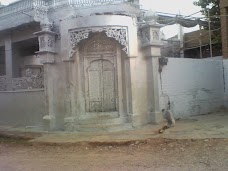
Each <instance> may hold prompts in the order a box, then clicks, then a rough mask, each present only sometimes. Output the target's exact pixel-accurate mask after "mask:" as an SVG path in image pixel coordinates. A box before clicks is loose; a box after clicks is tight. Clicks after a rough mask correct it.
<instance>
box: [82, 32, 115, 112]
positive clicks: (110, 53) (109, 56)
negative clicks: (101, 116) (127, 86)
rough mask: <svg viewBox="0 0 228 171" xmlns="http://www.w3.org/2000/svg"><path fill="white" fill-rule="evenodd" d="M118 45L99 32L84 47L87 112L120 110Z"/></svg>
mask: <svg viewBox="0 0 228 171" xmlns="http://www.w3.org/2000/svg"><path fill="white" fill-rule="evenodd" d="M116 55H117V47H116V44H115V42H113V40H112V39H110V38H108V37H106V36H105V35H104V34H102V33H99V34H97V35H96V36H94V37H93V38H92V39H91V40H89V41H88V42H87V43H86V44H85V46H84V48H83V56H84V58H83V59H84V78H85V84H84V85H85V105H86V106H85V108H86V113H94V112H95V113H97V112H115V111H118V90H117V85H118V84H117V64H116V63H117V62H116V61H117V56H116Z"/></svg>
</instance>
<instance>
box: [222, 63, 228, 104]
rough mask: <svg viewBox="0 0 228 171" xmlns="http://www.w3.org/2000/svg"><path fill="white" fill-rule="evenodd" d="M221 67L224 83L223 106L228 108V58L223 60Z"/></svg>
mask: <svg viewBox="0 0 228 171" xmlns="http://www.w3.org/2000/svg"><path fill="white" fill-rule="evenodd" d="M223 69H224V83H225V89H224V90H225V94H224V106H225V107H226V108H228V59H225V60H223Z"/></svg>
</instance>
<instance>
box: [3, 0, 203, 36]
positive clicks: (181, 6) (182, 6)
mask: <svg viewBox="0 0 228 171" xmlns="http://www.w3.org/2000/svg"><path fill="white" fill-rule="evenodd" d="M15 1H18V0H0V2H1V3H2V4H3V5H7V4H9V3H12V2H15ZM194 1H196V0H140V4H141V5H142V8H143V9H147V10H148V9H151V10H153V11H158V12H164V13H171V14H179V13H180V14H182V15H191V14H193V13H195V12H198V11H200V7H197V6H194V5H193V2H194ZM200 16H201V14H197V15H195V17H200ZM197 29H198V26H196V27H194V28H191V29H186V28H184V32H185V33H186V32H190V31H193V30H197ZM162 30H163V32H164V33H165V36H166V38H169V37H172V36H174V35H176V34H177V33H178V26H177V25H173V26H168V27H164V28H162Z"/></svg>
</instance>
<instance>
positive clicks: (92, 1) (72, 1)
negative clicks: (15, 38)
mask: <svg viewBox="0 0 228 171" xmlns="http://www.w3.org/2000/svg"><path fill="white" fill-rule="evenodd" d="M138 2H139V1H138V0H49V1H44V0H21V1H17V2H15V3H12V4H10V5H7V6H4V7H2V8H0V17H3V16H7V15H12V14H15V13H18V12H24V11H27V10H32V9H37V8H38V9H39V8H45V7H47V8H48V9H50V8H57V7H60V6H64V5H67V6H72V7H75V8H81V7H89V6H90V7H92V6H99V5H109V4H119V3H131V4H134V5H139V3H138Z"/></svg>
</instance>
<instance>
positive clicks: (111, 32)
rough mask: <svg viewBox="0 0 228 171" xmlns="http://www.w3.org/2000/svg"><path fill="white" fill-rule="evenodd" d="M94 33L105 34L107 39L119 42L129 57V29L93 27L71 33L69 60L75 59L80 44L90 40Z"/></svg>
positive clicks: (71, 31)
mask: <svg viewBox="0 0 228 171" xmlns="http://www.w3.org/2000/svg"><path fill="white" fill-rule="evenodd" d="M91 32H92V33H94V32H98V33H99V32H104V33H105V34H106V36H107V37H110V38H113V39H115V40H117V41H118V42H119V43H120V44H121V45H122V46H123V49H122V50H123V51H124V52H125V53H126V54H127V55H129V41H128V29H127V27H116V26H113V27H111V26H110V27H91V28H85V29H74V30H70V31H69V41H70V46H71V47H70V48H71V49H70V51H69V58H71V59H72V58H73V56H74V54H75V53H76V50H75V49H76V47H77V46H78V44H79V42H81V41H82V40H84V39H87V38H89V34H90V33H91Z"/></svg>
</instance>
